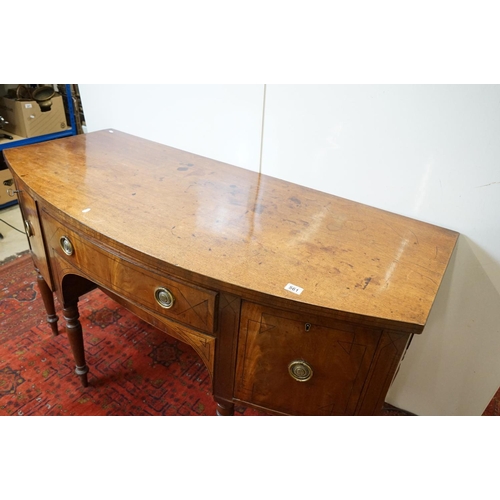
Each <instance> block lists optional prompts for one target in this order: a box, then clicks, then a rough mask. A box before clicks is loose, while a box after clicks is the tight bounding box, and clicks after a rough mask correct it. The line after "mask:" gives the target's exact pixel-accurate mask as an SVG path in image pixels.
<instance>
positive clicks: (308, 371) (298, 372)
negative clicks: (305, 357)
mask: <svg viewBox="0 0 500 500" xmlns="http://www.w3.org/2000/svg"><path fill="white" fill-rule="evenodd" d="M288 372H289V373H290V375H291V377H292V378H293V379H294V380H296V381H297V382H307V381H308V380H309V379H310V378H311V377H312V376H313V370H312V367H311V365H310V364H309V363H307V362H305V361H302V360H296V361H292V362H291V363H290V364H289V365H288Z"/></svg>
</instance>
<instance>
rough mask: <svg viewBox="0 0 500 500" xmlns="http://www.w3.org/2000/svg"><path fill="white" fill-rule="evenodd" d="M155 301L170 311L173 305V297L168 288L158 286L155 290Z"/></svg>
mask: <svg viewBox="0 0 500 500" xmlns="http://www.w3.org/2000/svg"><path fill="white" fill-rule="evenodd" d="M155 300H156V302H158V304H159V305H160V306H161V307H163V308H164V309H170V308H171V307H172V306H173V305H174V302H175V297H174V296H173V294H172V292H171V291H170V290H169V289H168V288H165V287H163V286H160V287H158V288H157V289H156V290H155Z"/></svg>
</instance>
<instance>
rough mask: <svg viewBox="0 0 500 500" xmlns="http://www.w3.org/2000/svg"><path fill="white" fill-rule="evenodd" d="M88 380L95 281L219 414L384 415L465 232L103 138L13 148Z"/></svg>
mask: <svg viewBox="0 0 500 500" xmlns="http://www.w3.org/2000/svg"><path fill="white" fill-rule="evenodd" d="M4 156H5V159H6V162H7V165H8V167H9V168H10V170H11V172H12V175H13V178H14V181H15V185H16V191H17V194H18V197H19V203H20V208H21V210H22V214H23V217H24V220H25V228H26V234H27V236H28V238H29V242H30V248H31V255H32V257H33V261H34V265H35V267H36V269H37V271H38V284H39V289H40V292H41V295H42V297H43V301H44V304H45V308H46V310H47V315H48V321H49V323H50V324H51V326H52V331H53V333H54V334H57V332H58V327H57V320H58V316H57V315H56V308H55V302H54V294H55V295H56V297H57V300H58V302H59V303H60V304H61V307H62V310H63V316H64V319H65V321H66V332H67V336H68V339H69V342H70V345H71V348H72V352H73V355H74V358H75V363H76V374H77V375H78V376H79V377H80V379H81V382H82V384H83V385H84V386H86V385H87V384H88V382H87V372H88V368H87V365H86V363H85V346H84V341H83V334H82V327H81V324H80V321H79V313H78V305H77V304H78V300H79V297H81V296H82V295H83V294H85V293H87V292H88V291H90V290H91V289H93V288H95V287H99V288H100V289H101V290H103V291H104V292H105V293H107V294H108V295H110V296H111V297H112V298H113V299H114V300H116V301H117V302H119V303H120V304H122V305H123V306H124V307H126V308H128V309H129V310H131V311H132V312H134V313H135V314H136V315H137V316H138V317H140V318H142V319H143V320H145V321H147V322H149V323H150V324H152V325H154V326H155V327H157V328H158V329H160V330H162V331H164V332H165V333H166V334H168V335H171V336H172V337H175V338H177V339H179V340H181V341H183V342H186V343H187V344H189V345H191V346H192V347H193V348H194V350H195V351H196V352H197V353H198V355H199V356H200V357H201V359H202V360H203V362H204V364H205V365H206V367H207V369H208V371H209V372H210V375H211V380H212V391H213V397H214V399H215V401H216V403H217V413H218V414H219V415H231V414H232V413H233V410H234V404H235V403H236V404H239V405H243V406H244V405H247V406H252V407H255V408H260V409H262V410H264V411H265V412H268V413H270V414H278V415H280V414H281V415H373V414H377V413H379V412H380V410H381V408H382V406H383V404H384V399H385V396H386V394H387V391H388V389H389V386H390V384H391V381H392V380H393V377H394V376H395V373H396V372H397V368H398V366H399V363H400V361H401V359H402V356H403V354H404V352H405V350H406V348H407V346H408V345H409V341H410V339H411V338H412V335H413V334H419V333H421V332H422V331H423V328H424V326H425V323H426V320H427V317H428V315H429V312H430V309H431V306H432V304H433V301H434V299H435V296H436V293H437V292H438V288H439V286H440V283H441V280H442V277H443V274H444V272H445V270H446V267H447V265H448V262H449V259H450V257H451V254H452V251H453V249H454V246H455V243H456V240H457V237H458V233H456V232H454V231H450V230H448V229H444V228H440V227H437V226H434V225H430V224H427V223H424V222H420V221H417V220H413V219H410V218H407V217H403V216H400V215H396V214H394V213H389V212H386V211H383V210H380V209H376V208H373V207H369V206H366V205H363V204H360V203H356V202H353V201H349V200H346V199H342V198H339V197H336V196H332V195H329V194H326V193H323V192H319V191H315V190H313V189H309V188H306V187H303V186H298V185H295V184H292V183H289V182H285V181H282V180H279V179H276V178H273V177H269V176H266V175H261V174H258V173H255V172H252V171H249V170H245V169H242V168H238V167H235V166H231V165H228V164H225V163H221V162H219V161H215V160H211V159H208V158H204V157H201V156H198V155H195V154H191V153H188V152H185V151H180V150H178V149H174V148H171V147H168V146H165V145H162V144H157V143H154V142H150V141H147V140H144V139H140V138H138V137H134V136H131V135H127V134H124V133H122V132H119V131H116V130H103V131H99V132H93V133H89V134H85V135H78V136H73V137H68V138H63V139H57V140H54V141H50V142H44V143H40V144H34V145H30V146H24V147H19V148H13V149H9V150H6V151H5V152H4Z"/></svg>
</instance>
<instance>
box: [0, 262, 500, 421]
mask: <svg viewBox="0 0 500 500" xmlns="http://www.w3.org/2000/svg"><path fill="white" fill-rule="evenodd" d="M56 308H57V303H56ZM79 309H80V320H81V323H82V326H83V331H84V342H85V349H86V357H87V364H88V366H89V369H90V372H89V387H87V388H83V387H81V386H80V382H79V380H78V377H77V376H76V375H75V374H74V362H73V357H72V354H71V350H70V348H69V343H68V339H67V337H66V335H65V332H64V327H63V320H62V314H61V313H60V308H59V311H58V314H59V317H60V320H59V331H60V335H59V336H57V337H54V336H53V335H52V333H51V331H50V327H49V326H48V324H47V323H46V321H45V310H44V307H43V302H42V300H41V297H40V295H39V293H38V288H37V284H36V273H35V271H34V269H33V264H32V261H31V258H30V257H29V256H28V255H25V256H22V257H19V258H15V259H13V260H11V261H10V262H8V263H5V264H3V265H1V266H0V415H184V416H188V415H215V409H216V407H215V403H214V401H213V399H212V396H211V391H210V376H209V374H208V371H207V369H206V368H205V366H204V365H203V363H202V361H201V360H200V359H199V357H198V355H197V354H196V353H195V352H194V350H193V349H192V348H191V347H190V346H188V345H185V344H183V343H182V342H179V341H177V340H175V339H173V338H171V337H169V336H168V335H165V334H164V333H162V332H160V331H158V330H156V329H155V328H153V327H152V326H150V325H148V324H147V323H145V322H143V321H141V320H140V319H138V318H137V317H136V316H134V315H133V314H132V313H130V312H128V311H127V310H126V309H123V308H122V307H120V306H119V305H118V304H116V303H115V302H114V301H112V300H111V299H110V298H108V297H107V296H106V295H105V294H103V293H102V292H101V291H100V290H95V291H93V292H90V293H89V294H87V295H85V296H84V297H82V298H81V300H80V303H79ZM498 409H499V408H498V403H497V406H496V407H495V408H493V407H492V408H491V412H490V414H496V415H498ZM495 412H496V413H495ZM384 414H385V415H388V416H404V415H409V414H408V413H407V412H404V411H402V410H399V409H397V408H394V407H392V406H390V405H387V406H386V408H385V410H384ZM235 415H240V416H241V415H245V416H257V415H263V414H262V413H260V412H258V411H256V410H253V409H246V408H239V407H237V408H236V411H235Z"/></svg>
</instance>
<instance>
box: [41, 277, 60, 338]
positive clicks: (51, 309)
mask: <svg viewBox="0 0 500 500" xmlns="http://www.w3.org/2000/svg"><path fill="white" fill-rule="evenodd" d="M37 271H38V270H37ZM37 282H38V289H39V290H40V294H41V295H42V300H43V305H44V306H45V310H46V311H47V323H48V324H49V325H50V328H51V329H52V333H53V334H54V335H57V334H58V333H59V332H58V331H57V321H58V319H59V317H58V316H57V315H56V308H55V305H54V294H53V293H52V290H51V289H50V288H49V285H47V283H46V281H45V280H44V279H43V277H42V275H41V274H40V273H38V276H37Z"/></svg>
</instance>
